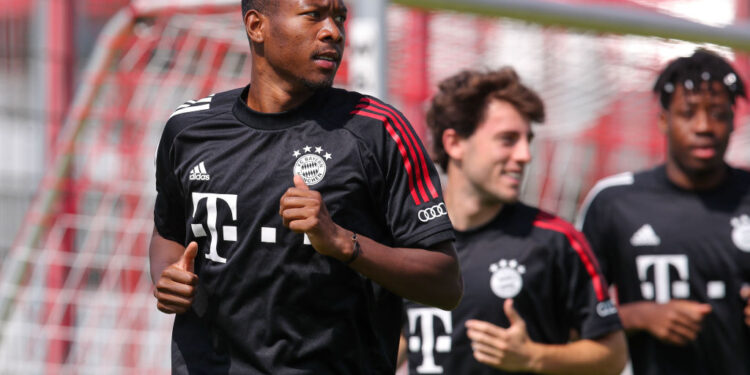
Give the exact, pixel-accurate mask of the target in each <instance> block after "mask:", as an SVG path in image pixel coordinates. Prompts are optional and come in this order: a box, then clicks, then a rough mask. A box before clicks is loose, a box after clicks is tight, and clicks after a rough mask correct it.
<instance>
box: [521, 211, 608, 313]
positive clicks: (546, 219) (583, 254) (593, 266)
mask: <svg viewBox="0 0 750 375" xmlns="http://www.w3.org/2000/svg"><path fill="white" fill-rule="evenodd" d="M534 226H537V227H539V228H544V229H549V230H553V231H555V232H558V233H562V234H564V235H565V237H566V238H567V239H568V242H570V246H571V247H572V248H573V250H575V252H576V253H577V254H578V256H579V257H580V258H581V261H582V262H583V265H584V267H585V268H586V271H587V272H588V274H589V277H591V283H592V284H593V285H594V291H595V292H596V298H597V299H598V300H599V301H605V300H607V299H609V295H608V294H609V292H608V291H607V285H606V282H605V281H604V278H603V277H602V276H601V273H600V272H599V263H598V262H597V261H596V257H595V256H594V253H593V252H592V251H591V248H590V247H589V244H588V242H587V241H586V239H585V238H584V237H583V235H582V234H581V232H579V231H577V230H576V229H575V228H573V226H572V225H570V223H568V222H567V221H565V220H562V219H560V218H558V217H557V216H554V215H551V214H548V213H546V212H543V211H540V212H539V214H538V215H537V217H536V219H534Z"/></svg>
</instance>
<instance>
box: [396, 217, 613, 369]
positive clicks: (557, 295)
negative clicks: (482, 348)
mask: <svg viewBox="0 0 750 375" xmlns="http://www.w3.org/2000/svg"><path fill="white" fill-rule="evenodd" d="M456 249H457V251H458V257H459V262H460V265H461V273H462V275H463V279H464V295H463V299H462V300H461V303H460V304H459V306H458V307H457V308H456V309H455V310H453V311H452V312H451V311H445V310H441V309H437V308H432V307H426V306H423V305H420V304H417V303H414V302H411V301H406V302H405V311H406V318H407V319H406V320H407V322H406V325H405V327H404V333H405V335H406V339H407V347H408V353H409V357H408V358H409V359H408V361H409V372H410V374H448V375H459V374H460V375H468V374H472V375H480V374H504V373H505V372H502V371H499V370H495V369H493V368H491V367H489V366H487V365H484V364H481V363H479V362H477V361H476V360H475V359H474V357H473V354H472V349H471V341H470V340H469V338H468V337H467V336H466V327H465V323H466V321H467V320H469V319H478V320H484V321H487V322H490V323H493V324H495V325H497V326H500V327H508V326H509V322H508V319H507V317H506V316H505V313H504V312H503V303H504V301H505V299H507V298H513V304H514V307H515V309H516V311H518V313H519V315H520V316H521V317H522V318H523V319H524V320H525V321H526V325H527V330H528V333H529V337H530V338H531V339H532V340H533V341H536V342H543V343H548V344H563V343H566V342H568V341H569V340H570V339H571V336H570V333H571V330H572V329H573V330H576V331H578V332H579V333H580V336H581V337H582V338H586V339H590V338H598V337H600V336H603V335H606V334H608V333H610V332H613V331H616V330H619V329H621V326H620V320H619V317H618V315H617V310H616V309H615V307H614V305H613V303H612V301H611V300H610V299H609V296H608V292H607V285H606V282H605V281H604V279H603V278H602V276H601V275H600V273H599V269H598V265H597V263H596V260H595V259H594V256H593V254H592V253H591V251H590V250H589V246H588V244H587V243H586V240H585V239H583V236H582V235H581V234H580V233H579V232H577V231H576V230H575V229H573V226H572V225H570V224H569V223H567V222H565V221H563V220H561V219H559V218H557V217H555V216H552V215H550V214H547V213H545V212H542V211H540V210H538V209H536V208H533V207H529V206H527V205H524V204H522V203H516V204H514V205H509V206H505V207H504V208H503V209H502V210H501V211H500V213H499V214H498V216H497V217H495V218H494V219H493V220H492V221H491V222H490V223H488V224H486V225H484V226H482V227H480V228H476V229H473V230H470V231H466V232H461V231H457V232H456Z"/></svg>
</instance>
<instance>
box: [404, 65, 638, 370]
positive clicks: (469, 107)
mask: <svg viewBox="0 0 750 375" xmlns="http://www.w3.org/2000/svg"><path fill="white" fill-rule="evenodd" d="M543 120H544V106H543V103H542V101H541V99H540V98H539V97H538V95H537V94H536V93H535V92H534V91H532V90H531V89H529V88H528V87H526V86H524V85H523V84H522V83H521V82H520V80H519V77H518V75H517V74H516V73H515V71H514V70H513V69H511V68H503V69H500V70H498V71H490V72H486V73H483V72H476V71H465V72H462V73H459V74H457V75H455V76H453V77H450V78H448V79H446V80H445V81H443V82H442V83H441V84H440V90H439V92H438V93H437V95H436V96H435V97H434V99H433V101H432V106H431V108H430V110H429V112H428V116H427V123H428V126H429V128H430V130H431V132H432V135H433V139H434V151H435V157H436V160H437V162H438V163H439V164H440V165H441V166H442V167H443V169H444V170H445V171H446V174H447V184H446V189H445V207H442V206H441V207H439V208H438V209H436V210H434V211H431V212H429V214H428V216H427V217H428V218H432V217H439V216H440V215H444V214H445V212H446V209H447V213H448V216H450V218H451V221H452V222H453V226H454V228H455V232H456V237H457V241H456V248H457V252H458V257H459V260H460V262H459V263H460V265H461V272H462V274H463V277H464V283H465V292H464V298H463V300H462V301H461V303H460V304H459V306H458V307H457V308H456V309H455V310H453V311H452V312H451V311H444V310H440V309H436V308H432V307H428V306H423V305H422V304H419V303H414V302H407V304H406V316H407V322H406V326H405V328H404V332H405V333H406V336H407V337H406V346H407V347H408V361H409V371H410V373H411V374H475V375H479V374H506V373H511V372H512V373H516V372H522V373H545V374H597V375H603V374H619V373H620V371H621V370H622V368H623V366H624V365H625V361H626V359H627V353H626V349H625V348H626V344H625V337H624V334H623V333H622V329H621V326H620V320H619V318H618V316H617V310H616V308H615V306H614V304H613V303H612V301H611V300H610V299H609V296H608V294H607V284H606V282H605V281H604V279H603V278H602V277H601V275H600V273H599V269H598V266H597V264H596V260H595V258H594V256H593V254H592V253H591V252H590V250H589V247H588V244H587V242H586V240H585V239H584V238H583V236H582V235H581V234H580V233H579V232H577V231H576V230H575V229H573V226H572V225H570V224H569V223H567V222H565V221H563V220H561V219H559V218H557V217H555V216H553V215H550V214H548V213H546V212H543V211H540V210H539V209H537V208H534V207H531V206H528V205H526V204H523V203H521V202H519V201H518V197H519V191H520V187H521V180H522V178H523V173H524V169H525V167H526V165H527V164H528V163H529V162H530V161H531V153H530V150H529V143H530V142H531V138H532V135H533V134H532V129H531V123H532V122H537V123H538V122H541V121H543Z"/></svg>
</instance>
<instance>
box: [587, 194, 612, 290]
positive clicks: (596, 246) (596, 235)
mask: <svg viewBox="0 0 750 375" xmlns="http://www.w3.org/2000/svg"><path fill="white" fill-rule="evenodd" d="M579 215H580V216H579V220H578V223H579V229H580V230H581V232H583V234H584V236H585V237H586V240H587V241H588V243H589V244H590V245H591V248H592V250H593V253H594V254H595V255H596V258H597V260H598V261H599V266H600V267H601V271H602V274H603V275H604V277H605V279H607V280H610V281H611V280H614V274H613V272H612V269H611V267H610V264H612V261H611V253H612V249H610V248H609V247H610V246H612V242H611V241H607V238H608V237H609V234H608V233H607V223H608V222H607V220H606V215H605V213H604V212H602V204H601V199H595V198H594V199H592V201H591V203H590V204H589V205H587V207H586V209H585V210H581V212H580V214H579Z"/></svg>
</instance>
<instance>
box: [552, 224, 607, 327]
mask: <svg viewBox="0 0 750 375" xmlns="http://www.w3.org/2000/svg"><path fill="white" fill-rule="evenodd" d="M566 236H567V239H566V241H565V244H564V245H563V246H564V247H565V251H564V254H565V258H564V261H563V262H562V268H561V270H560V272H561V273H562V274H563V275H565V278H566V281H567V291H566V292H567V293H566V294H567V296H568V297H567V301H566V304H567V309H566V310H567V311H568V312H569V314H570V315H569V318H570V320H571V323H572V326H573V327H574V328H576V329H578V331H579V332H580V334H581V338H584V339H594V338H598V337H601V336H603V335H605V334H608V333H610V332H613V331H616V330H620V329H622V326H621V323H620V318H619V315H618V314H617V307H616V306H615V304H614V301H612V299H611V298H610V295H609V291H608V286H607V282H606V281H605V278H604V276H603V275H602V273H601V271H600V268H599V265H598V262H597V260H596V258H595V256H594V254H593V252H592V251H591V248H590V247H589V244H588V242H587V241H586V239H585V238H584V236H583V235H582V234H581V233H580V232H578V231H571V232H570V233H567V234H566Z"/></svg>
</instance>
